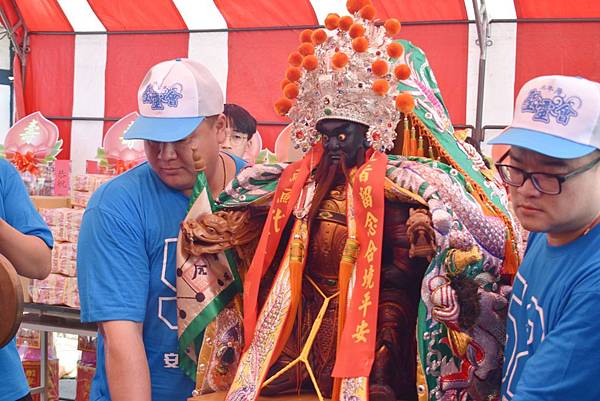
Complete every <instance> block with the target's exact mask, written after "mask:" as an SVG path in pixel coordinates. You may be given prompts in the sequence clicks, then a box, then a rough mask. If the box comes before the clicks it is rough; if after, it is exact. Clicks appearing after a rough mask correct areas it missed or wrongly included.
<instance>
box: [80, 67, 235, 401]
mask: <svg viewBox="0 0 600 401" xmlns="http://www.w3.org/2000/svg"><path fill="white" fill-rule="evenodd" d="M138 108H139V113H140V117H139V118H138V119H137V120H136V121H135V123H134V124H133V125H132V126H131V128H130V129H129V130H128V131H127V133H126V134H125V139H142V140H144V141H145V153H146V156H147V160H148V162H145V163H142V164H140V165H138V166H136V167H135V168H133V169H131V170H128V171H126V172H125V173H123V174H121V175H119V176H118V177H116V178H114V179H113V180H111V181H110V182H108V183H107V184H105V185H103V186H102V187H101V188H100V189H99V190H98V191H97V192H95V193H94V195H93V197H92V199H91V200H90V203H89V205H88V207H87V209H86V212H85V214H84V217H83V221H82V224H81V232H80V236H79V244H78V261H77V265H78V282H79V293H80V298H81V319H82V321H84V322H98V324H99V338H98V366H97V369H96V375H95V377H94V380H93V382H92V388H91V399H92V400H102V401H108V400H112V401H132V400H135V401H150V400H153V401H184V400H186V399H187V397H188V396H190V394H191V392H192V390H193V389H194V382H193V381H192V380H191V379H190V378H188V376H186V375H185V374H184V372H183V371H182V370H181V369H179V362H178V339H177V307H176V292H175V291H176V290H175V282H176V257H175V253H176V252H175V251H176V246H177V235H178V233H179V225H180V223H181V222H182V220H183V219H184V217H185V215H186V210H187V207H188V204H189V201H190V196H191V194H192V189H193V187H194V184H195V183H196V177H197V175H198V171H197V170H198V165H199V164H201V165H202V166H201V168H202V169H203V170H204V172H205V174H206V178H207V182H208V186H209V188H210V190H211V193H212V194H215V195H216V194H219V193H220V192H221V191H222V190H223V189H224V188H225V186H226V184H227V183H228V182H229V181H230V180H232V179H233V177H234V176H235V175H236V173H237V171H239V170H240V169H241V168H242V167H243V166H244V165H245V163H244V161H243V160H241V159H239V158H238V157H236V156H234V155H229V154H226V153H224V152H221V151H220V150H219V148H220V145H222V144H223V143H224V142H225V140H226V137H227V134H226V132H227V118H226V117H225V115H223V93H222V90H221V88H220V86H219V84H218V82H217V81H216V80H215V78H214V77H213V76H212V75H211V74H210V72H209V71H208V70H207V69H206V68H205V67H204V66H203V65H201V64H199V63H198V62H195V61H193V60H190V59H176V60H170V61H165V62H162V63H159V64H157V65H155V66H154V67H152V68H151V69H150V70H149V71H148V73H147V74H146V77H145V78H144V80H143V81H142V83H141V85H140V88H139V91H138ZM199 159H200V160H199Z"/></svg>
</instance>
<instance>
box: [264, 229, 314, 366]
mask: <svg viewBox="0 0 600 401" xmlns="http://www.w3.org/2000/svg"><path fill="white" fill-rule="evenodd" d="M307 233H308V227H307V224H306V222H304V221H303V222H300V223H299V226H298V227H297V228H296V229H294V230H293V232H292V241H291V243H290V245H289V262H288V263H289V267H290V288H291V301H290V312H289V316H288V319H286V321H285V323H284V326H283V329H282V330H281V337H279V341H278V342H277V345H276V346H275V350H274V351H273V359H272V360H273V361H275V360H277V358H278V357H279V355H280V354H281V352H282V351H283V348H284V347H285V344H286V343H287V340H288V338H289V337H290V335H291V334H292V330H293V329H294V322H295V320H296V316H297V313H298V306H299V305H300V300H301V298H302V273H303V271H304V259H305V249H304V248H305V245H304V242H305V237H306V236H307Z"/></svg>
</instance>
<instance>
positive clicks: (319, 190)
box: [308, 154, 349, 221]
mask: <svg viewBox="0 0 600 401" xmlns="http://www.w3.org/2000/svg"><path fill="white" fill-rule="evenodd" d="M345 161H346V160H345V155H344V154H342V155H341V157H340V158H339V159H331V158H329V157H327V155H324V156H323V158H322V159H321V162H320V163H319V165H318V166H317V168H316V169H315V173H314V174H315V175H314V177H315V182H316V183H317V185H316V187H315V195H314V196H313V199H312V203H311V206H310V211H309V213H308V219H309V221H310V220H311V219H312V218H313V217H314V216H315V214H316V213H317V211H318V210H319V205H320V204H321V202H322V201H323V199H324V198H325V196H326V195H327V193H328V192H329V191H330V190H331V189H332V188H333V187H334V186H335V185H339V184H344V183H346V182H348V179H349V174H348V173H349V170H348V169H347V168H346V162H345Z"/></svg>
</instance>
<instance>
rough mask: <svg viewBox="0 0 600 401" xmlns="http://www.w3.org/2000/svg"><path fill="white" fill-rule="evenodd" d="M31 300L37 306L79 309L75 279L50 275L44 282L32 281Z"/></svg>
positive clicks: (60, 275) (54, 274)
mask: <svg viewBox="0 0 600 401" xmlns="http://www.w3.org/2000/svg"><path fill="white" fill-rule="evenodd" d="M30 289H31V300H32V301H33V302H35V303H38V304H48V305H66V306H70V307H73V308H79V291H78V290H77V278H75V277H68V276H63V275H62V274H56V273H51V274H50V275H49V276H48V277H46V278H45V279H44V280H33V283H32V285H31V287H30Z"/></svg>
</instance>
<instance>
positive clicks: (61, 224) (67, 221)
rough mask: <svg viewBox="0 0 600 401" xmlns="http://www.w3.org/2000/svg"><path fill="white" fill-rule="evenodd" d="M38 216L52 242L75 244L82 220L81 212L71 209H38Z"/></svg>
mask: <svg viewBox="0 0 600 401" xmlns="http://www.w3.org/2000/svg"><path fill="white" fill-rule="evenodd" d="M40 214H41V215H42V218H43V219H44V221H46V224H48V227H50V231H52V236H53V237H54V241H58V242H73V243H76V242H77V238H78V237H79V228H80V227H81V219H82V218H83V210H80V209H71V208H62V207H61V208H56V209H40Z"/></svg>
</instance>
